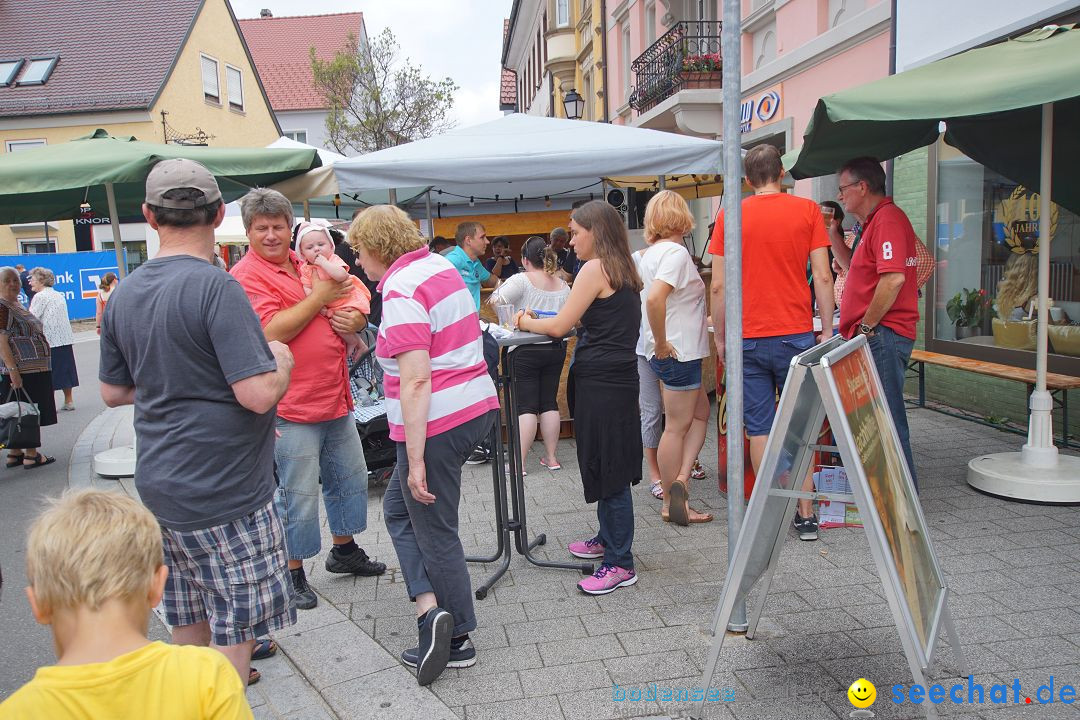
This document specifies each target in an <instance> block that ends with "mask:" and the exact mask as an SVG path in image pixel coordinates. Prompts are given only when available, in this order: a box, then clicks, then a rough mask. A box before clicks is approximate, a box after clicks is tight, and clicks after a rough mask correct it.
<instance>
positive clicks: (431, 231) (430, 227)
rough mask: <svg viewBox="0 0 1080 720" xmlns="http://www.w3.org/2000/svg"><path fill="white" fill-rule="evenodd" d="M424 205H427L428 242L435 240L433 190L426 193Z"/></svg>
mask: <svg viewBox="0 0 1080 720" xmlns="http://www.w3.org/2000/svg"><path fill="white" fill-rule="evenodd" d="M424 204H425V205H427V224H428V242H433V241H434V240H435V220H434V219H432V217H431V189H430V188H429V189H428V191H427V192H426V193H424Z"/></svg>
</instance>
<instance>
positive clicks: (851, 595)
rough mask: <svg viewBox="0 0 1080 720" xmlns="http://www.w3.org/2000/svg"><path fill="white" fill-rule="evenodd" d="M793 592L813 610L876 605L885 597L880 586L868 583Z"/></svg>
mask: <svg viewBox="0 0 1080 720" xmlns="http://www.w3.org/2000/svg"><path fill="white" fill-rule="evenodd" d="M795 594H796V595H798V596H799V597H801V598H802V599H804V600H805V601H806V602H807V604H808V605H809V607H810V608H813V609H814V610H824V609H826V608H836V607H839V608H843V607H850V606H852V605H876V604H878V603H880V602H882V601H883V600H884V599H885V598H884V597H883V596H882V591H881V590H880V586H878V588H877V589H875V588H874V587H872V586H869V585H846V586H844V588H843V590H842V591H838V590H835V589H833V588H817V589H806V590H798V591H796V593H795ZM770 599H771V598H770ZM766 607H768V606H766Z"/></svg>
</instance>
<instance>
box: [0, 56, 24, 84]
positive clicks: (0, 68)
mask: <svg viewBox="0 0 1080 720" xmlns="http://www.w3.org/2000/svg"><path fill="white" fill-rule="evenodd" d="M22 64H23V61H22V60H0V85H10V84H11V81H12V80H14V79H15V76H16V75H18V74H19V68H21V67H22Z"/></svg>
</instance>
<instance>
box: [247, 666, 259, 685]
mask: <svg viewBox="0 0 1080 720" xmlns="http://www.w3.org/2000/svg"><path fill="white" fill-rule="evenodd" d="M261 677H262V673H261V672H259V671H258V670H256V669H255V668H249V669H248V687H251V686H252V685H254V684H255V683H257V682H259V679H260V678H261Z"/></svg>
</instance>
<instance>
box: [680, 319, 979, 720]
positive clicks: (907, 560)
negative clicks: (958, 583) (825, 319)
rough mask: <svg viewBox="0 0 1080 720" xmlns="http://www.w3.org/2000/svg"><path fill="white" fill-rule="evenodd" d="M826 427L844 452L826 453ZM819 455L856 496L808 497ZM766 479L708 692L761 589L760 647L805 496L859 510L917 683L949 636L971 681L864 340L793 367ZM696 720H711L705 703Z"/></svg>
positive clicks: (709, 671)
mask: <svg viewBox="0 0 1080 720" xmlns="http://www.w3.org/2000/svg"><path fill="white" fill-rule="evenodd" d="M826 418H828V421H829V426H830V428H831V429H832V433H833V437H834V438H835V441H836V445H835V446H828V447H826V446H822V445H820V444H818V443H819V437H820V432H821V429H822V424H823V423H824V421H825V419H826ZM816 451H823V452H838V453H839V455H840V458H841V460H842V461H843V465H844V468H845V469H846V471H847V477H848V481H849V482H850V484H851V494H850V495H848V494H846V493H835V492H830V493H808V492H803V491H802V490H801V489H800V488H801V487H802V481H803V479H804V478H805V477H806V474H807V472H808V471H809V470H810V466H811V463H812V462H813V458H814V453H815V452H816ZM757 477H758V480H757V486H756V487H755V489H754V492H753V494H752V495H751V498H750V504H749V506H748V508H747V512H746V519H745V521H744V523H743V527H742V532H740V533H739V537H738V539H737V540H736V545H735V553H734V556H733V558H732V561H731V564H730V566H729V567H728V572H727V578H726V580H725V582H724V590H723V593H722V594H721V596H720V602H719V604H718V605H717V608H716V614H715V616H714V618H713V627H712V630H713V639H712V642H711V645H710V648H709V655H708V659H707V660H706V663H705V669H704V672H703V674H702V680H701V687H703V688H706V689H708V688H709V687H710V686H711V683H712V678H713V674H714V672H715V669H716V662H717V659H718V658H719V655H720V649H721V647H722V646H723V642H724V635H725V630H726V628H727V625H728V620H729V618H730V616H731V612H732V608H733V607H734V605H735V603H736V602H737V601H738V600H749V599H750V598H749V593H750V591H751V589H753V588H754V587H755V586H757V585H759V584H760V588H759V590H758V591H757V592H756V593H755V595H756V602H754V603H753V604H752V607H751V610H750V613H749V628H748V630H747V633H746V636H747V638H749V639H753V637H754V633H755V630H756V629H757V625H758V621H759V620H760V618H761V610H762V607H763V606H764V605H765V600H766V598H767V596H768V593H769V586H770V584H771V582H772V578H773V573H774V572H775V571H776V566H777V561H778V559H779V557H780V551H781V548H783V545H784V541H785V540H786V539H787V535H788V523H789V521H790V518H791V517H792V513H793V512H794V510H795V504H796V501H797V500H798V499H799V498H804V497H810V498H817V499H821V500H833V501H839V502H846V503H855V504H856V505H857V506H858V508H859V511H860V515H861V517H862V521H863V526H864V528H865V530H866V537H867V540H868V541H869V543H870V554H871V555H872V556H873V558H874V563H875V565H876V566H877V571H878V577H879V578H880V579H881V584H882V586H883V588H884V591H885V598H886V600H888V603H889V608H890V609H891V610H892V614H893V619H894V620H895V622H896V628H897V630H898V631H899V633H900V642H901V645H903V649H904V654H905V655H906V656H907V661H908V666H909V667H910V668H911V675H912V678H913V680H914V682H916V683H919V684H921V685H923V687H926V673H927V669H928V668H929V666H930V662H931V660H932V659H933V656H934V649H935V646H936V641H937V639H938V635H939V633H940V632H941V631H942V630H943V629H944V631H945V633H946V634H947V636H948V641H949V644H950V645H951V646H952V648H953V653H954V654H955V656H956V658H957V661H958V663H959V665H960V669H961V672H962V673H963V675H967V674H968V664H967V659H966V657H965V655H964V652H963V649H962V648H961V647H960V641H959V638H958V637H957V634H956V629H955V627H954V626H953V622H952V618H951V616H950V615H949V609H948V605H947V598H948V588H947V587H946V585H945V578H944V575H943V574H942V572H941V567H940V565H938V561H937V557H936V556H935V555H934V549H933V547H932V546H931V544H930V537H929V535H928V533H927V526H926V518H925V517H924V516H923V512H922V506H921V505H920V504H919V497H918V494H917V493H916V491H915V486H914V483H913V482H912V479H911V473H910V472H909V470H908V467H907V462H906V461H905V459H904V454H903V450H902V449H901V446H900V440H899V438H898V436H897V434H896V428H895V427H894V425H893V422H892V416H891V415H890V414H889V408H888V405H887V404H886V400H885V396H884V393H883V391H882V386H881V379H880V378H879V376H878V373H877V369H876V368H875V366H874V359H873V356H872V355H871V354H870V348H869V346H868V345H867V341H866V338H865V337H863V336H858V337H856V338H854V339H852V340H848V341H844V340H843V338H841V337H839V336H836V337H834V338H832V339H831V340H829V341H828V342H826V343H823V344H821V345H818V346H816V347H814V348H811V349H810V350H807V351H806V352H804V353H802V354H801V355H798V356H797V357H795V358H794V359H792V362H791V367H790V368H789V370H788V376H787V381H786V383H785V385H784V391H783V393H782V394H781V397H780V404H779V406H778V407H777V412H776V419H775V421H774V422H773V426H772V430H771V432H770V433H769V438H768V441H767V443H766V446H765V456H764V459H763V461H762V466H761V468H760V472H759V473H758V476H757ZM853 679H854V678H853ZM871 682H873V679H871ZM924 708H925V710H926V715H927V717H929V718H933V717H936V713H935V712H934V706H933V705H932V704H931V703H926V704H925V705H924ZM693 716H694V717H696V718H702V717H704V701H703V700H702V701H699V702H698V703H697V705H696V706H695V708H694V712H693Z"/></svg>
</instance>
